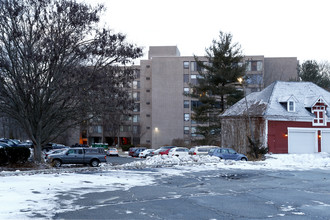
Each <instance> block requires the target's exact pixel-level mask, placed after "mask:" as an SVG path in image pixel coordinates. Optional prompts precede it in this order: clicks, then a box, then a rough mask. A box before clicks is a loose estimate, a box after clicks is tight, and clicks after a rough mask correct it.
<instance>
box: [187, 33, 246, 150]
mask: <svg viewBox="0 0 330 220" xmlns="http://www.w3.org/2000/svg"><path fill="white" fill-rule="evenodd" d="M205 51H206V59H207V62H204V61H202V60H200V59H199V58H198V57H197V56H195V61H196V62H197V65H198V66H199V67H200V68H199V70H200V71H199V77H198V83H197V85H191V87H192V93H191V94H189V96H191V97H192V98H197V99H198V101H199V104H198V105H197V106H195V107H194V108H193V110H194V114H193V115H192V119H193V120H195V121H196V122H197V123H198V124H200V125H199V126H197V133H198V134H201V135H202V136H203V137H204V143H205V144H211V143H215V142H216V140H217V139H218V138H219V137H220V135H219V133H220V131H221V126H220V119H219V115H220V114H221V113H222V112H223V111H224V110H225V109H226V108H228V107H229V106H231V105H233V104H234V103H236V102H237V101H238V100H240V99H241V98H242V97H243V92H242V91H241V90H239V89H237V88H236V86H235V85H236V82H237V79H238V78H239V77H242V76H243V75H244V72H245V65H244V64H243V57H244V56H243V55H242V51H241V47H240V45H239V44H238V43H232V35H231V34H227V33H223V32H221V31H220V34H219V40H213V41H212V45H211V46H210V47H209V48H208V49H206V50H205Z"/></svg>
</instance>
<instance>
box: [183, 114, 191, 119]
mask: <svg viewBox="0 0 330 220" xmlns="http://www.w3.org/2000/svg"><path fill="white" fill-rule="evenodd" d="M189 120H190V114H189V113H185V114H184V121H189Z"/></svg>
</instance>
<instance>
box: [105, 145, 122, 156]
mask: <svg viewBox="0 0 330 220" xmlns="http://www.w3.org/2000/svg"><path fill="white" fill-rule="evenodd" d="M107 156H116V157H119V153H118V150H117V148H114V147H111V148H109V149H108V150H107Z"/></svg>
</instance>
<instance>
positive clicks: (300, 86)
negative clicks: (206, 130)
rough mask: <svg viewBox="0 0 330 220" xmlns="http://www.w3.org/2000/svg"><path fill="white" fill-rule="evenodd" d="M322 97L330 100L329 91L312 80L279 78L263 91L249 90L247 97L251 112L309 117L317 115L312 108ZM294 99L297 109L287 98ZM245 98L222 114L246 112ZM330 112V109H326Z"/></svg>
mask: <svg viewBox="0 0 330 220" xmlns="http://www.w3.org/2000/svg"><path fill="white" fill-rule="evenodd" d="M319 98H322V99H323V100H324V101H325V102H326V103H330V93H329V92H328V91H326V90H324V89H322V88H321V87H319V86H317V85H315V84H314V83H311V82H282V81H276V82H274V83H272V84H271V85H269V86H268V87H266V88H265V89H264V90H262V91H260V92H254V93H251V94H249V95H248V96H247V97H246V99H247V103H248V108H249V114H250V116H252V117H253V116H254V117H255V116H259V117H260V116H264V117H267V118H278V119H293V120H299V119H302V120H305V119H307V120H309V119H312V118H314V117H315V116H314V114H312V113H311V111H310V108H311V107H312V106H313V105H314V104H315V102H316V101H317V100H318V99H319ZM288 101H293V102H294V104H295V111H293V112H289V111H288V110H287V102H288ZM246 109H247V106H246V101H245V99H244V98H243V99H241V100H240V101H239V102H237V103H236V104H234V105H233V106H231V107H230V108H228V109H227V110H226V111H225V112H224V113H223V114H222V115H221V116H223V117H229V116H242V115H246ZM327 116H329V113H328V111H327Z"/></svg>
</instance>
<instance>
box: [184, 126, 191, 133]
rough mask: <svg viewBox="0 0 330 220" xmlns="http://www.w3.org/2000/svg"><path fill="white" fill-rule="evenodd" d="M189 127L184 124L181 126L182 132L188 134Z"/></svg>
mask: <svg viewBox="0 0 330 220" xmlns="http://www.w3.org/2000/svg"><path fill="white" fill-rule="evenodd" d="M189 130H190V129H189V127H188V126H184V128H183V133H184V134H189Z"/></svg>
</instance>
